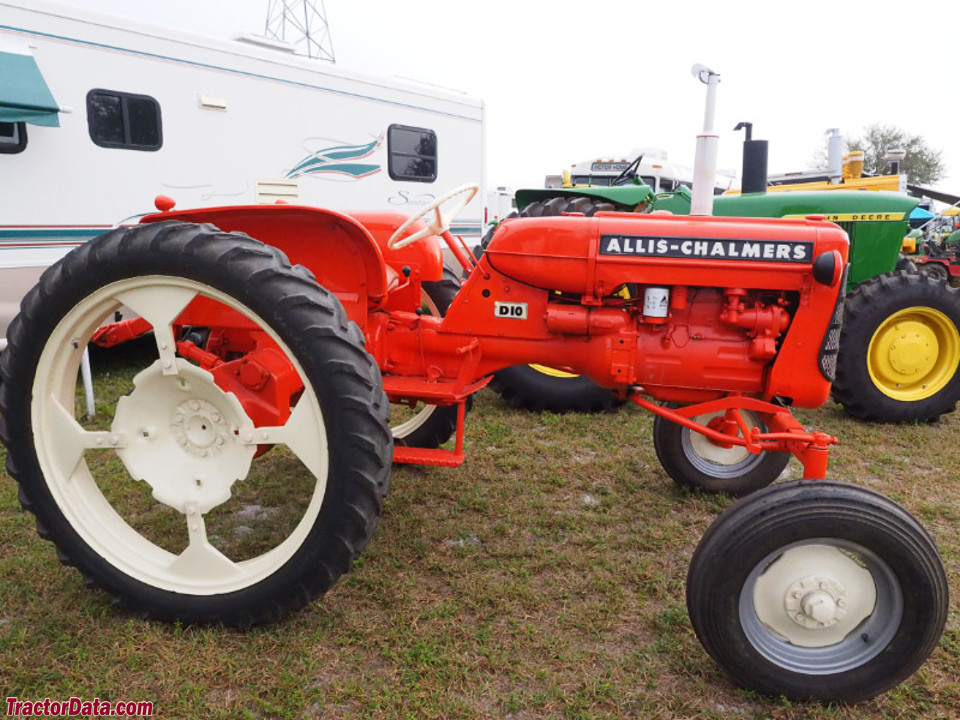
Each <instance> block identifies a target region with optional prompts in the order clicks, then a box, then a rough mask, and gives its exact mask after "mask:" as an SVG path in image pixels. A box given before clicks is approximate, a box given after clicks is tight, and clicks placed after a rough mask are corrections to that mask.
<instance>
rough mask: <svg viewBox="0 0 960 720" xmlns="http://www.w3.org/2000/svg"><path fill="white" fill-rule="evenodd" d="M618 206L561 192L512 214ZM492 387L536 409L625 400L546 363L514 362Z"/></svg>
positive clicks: (595, 406) (584, 407) (607, 406)
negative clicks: (521, 363)
mask: <svg viewBox="0 0 960 720" xmlns="http://www.w3.org/2000/svg"><path fill="white" fill-rule="evenodd" d="M616 209H617V208H616V206H614V205H612V204H611V203H608V202H604V201H603V200H602V199H599V198H591V197H571V196H560V197H554V198H550V199H549V200H542V201H540V202H535V203H530V204H529V205H527V206H526V207H524V208H523V210H521V211H520V212H519V213H511V214H510V215H509V216H508V218H512V217H549V216H556V215H562V214H564V213H583V214H584V215H586V216H587V217H590V216H592V215H595V214H596V213H598V212H611V211H614V210H616ZM494 232H495V228H494V229H491V230H489V231H488V232H487V234H486V235H484V237H483V240H482V241H481V246H482V247H483V248H486V247H487V245H488V244H489V243H490V240H491V239H492V238H493V233H494ZM490 387H491V388H493V389H494V390H495V391H497V392H498V393H500V395H501V397H503V399H504V400H505V401H506V402H507V404H509V405H510V406H511V407H516V408H523V409H525V410H532V411H534V412H542V411H544V410H547V411H550V412H556V413H563V412H568V411H575V412H599V411H601V410H611V409H613V408H614V407H617V406H619V405H621V404H622V401H620V400H619V399H618V398H617V397H616V396H615V395H614V394H613V393H612V392H611V391H610V390H608V389H606V388H602V387H600V386H599V385H597V384H596V383H595V382H593V380H591V379H589V378H586V377H583V376H582V375H576V374H574V373H569V372H566V371H564V370H563V369H561V368H552V367H548V366H546V365H515V366H513V367H509V368H505V369H503V370H500V371H499V372H497V373H494V376H493V380H492V381H491V383H490Z"/></svg>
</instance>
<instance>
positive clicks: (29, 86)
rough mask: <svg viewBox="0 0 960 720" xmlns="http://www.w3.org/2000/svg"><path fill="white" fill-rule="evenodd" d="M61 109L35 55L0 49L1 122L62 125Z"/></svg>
mask: <svg viewBox="0 0 960 720" xmlns="http://www.w3.org/2000/svg"><path fill="white" fill-rule="evenodd" d="M59 112H60V106H59V105H57V101H56V100H54V99H53V94H52V93H51V92H50V88H48V87H47V83H46V81H45V80H44V79H43V75H42V74H41V73H40V68H38V67H37V62H36V60H34V59H33V56H31V55H21V54H19V53H12V52H0V122H5V123H17V122H28V123H32V124H33V125H46V126H47V127H59V126H60V119H59V118H58V117H57V113H59Z"/></svg>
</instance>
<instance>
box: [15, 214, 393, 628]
mask: <svg viewBox="0 0 960 720" xmlns="http://www.w3.org/2000/svg"><path fill="white" fill-rule="evenodd" d="M196 300H200V301H201V302H203V303H207V308H208V310H210V311H212V312H213V313H224V315H221V316H227V317H232V318H235V317H236V314H237V313H239V314H240V315H242V316H244V318H246V321H247V322H249V323H250V324H251V325H250V326H251V327H252V326H256V328H257V331H258V332H260V333H261V337H266V338H269V341H266V342H267V344H268V345H270V346H271V347H276V348H278V349H279V350H280V351H281V352H282V353H283V354H284V355H285V356H286V358H287V361H288V363H289V364H288V365H279V366H278V365H276V364H274V365H273V367H274V368H280V371H281V372H286V371H285V370H283V368H290V367H292V368H293V370H294V371H295V372H296V374H297V375H298V376H299V383H297V382H296V380H295V379H294V380H293V381H292V385H291V388H292V389H291V390H290V393H289V395H288V396H287V397H288V402H289V409H290V414H289V419H287V420H286V421H285V422H284V423H282V424H279V425H278V426H275V427H265V426H263V425H261V426H258V427H255V424H254V422H253V421H252V420H251V419H250V416H249V415H248V413H247V411H246V409H245V406H244V405H242V404H241V401H240V400H239V399H238V396H237V394H235V393H233V392H225V391H224V390H223V389H221V388H220V386H219V385H218V384H217V382H215V381H214V375H213V374H212V373H211V372H208V371H206V370H204V369H201V368H200V367H198V366H197V365H195V364H193V363H192V362H189V361H187V360H186V359H185V358H183V357H181V356H178V355H177V354H176V348H177V345H176V340H177V338H176V333H177V332H178V331H179V328H180V325H181V323H180V322H179V321H178V318H179V317H181V316H182V314H183V311H184V310H185V308H187V307H188V306H190V305H191V304H193V306H194V307H196V304H195V302H194V301H196ZM121 305H126V306H127V307H129V308H131V309H132V310H133V311H134V312H136V313H137V314H139V315H140V316H142V317H143V318H145V319H146V320H147V321H148V322H150V323H151V325H152V327H153V335H154V338H155V342H156V353H155V355H154V358H155V360H153V361H152V362H150V361H149V360H147V361H145V362H147V363H149V364H147V366H146V367H145V368H144V369H142V370H140V372H138V373H137V374H136V376H135V377H133V380H132V381H128V383H127V385H128V386H131V385H132V387H131V389H130V391H129V392H127V393H126V394H122V393H123V390H125V389H126V388H125V387H123V386H121V387H119V388H114V389H113V390H110V389H106V390H104V395H102V396H101V397H102V399H108V396H109V395H110V393H111V392H112V393H113V395H114V396H117V395H119V398H120V399H119V400H118V401H117V402H116V404H115V406H112V407H109V408H101V411H102V412H101V414H102V415H105V416H106V417H107V418H108V420H110V419H111V418H112V422H111V423H110V425H109V427H104V426H103V425H101V426H97V425H93V424H91V423H89V422H86V421H84V420H82V419H81V418H79V417H78V416H77V414H76V412H75V394H76V386H77V372H78V368H79V365H80V359H81V355H82V353H83V350H84V348H85V347H86V345H87V342H88V340H89V338H90V336H91V334H92V333H93V331H94V330H95V329H96V328H97V327H98V326H99V325H100V324H101V323H102V322H103V321H104V320H105V319H106V318H108V317H109V316H110V315H111V314H112V313H113V312H114V309H115V308H116V307H119V306H121ZM273 344H275V345H273ZM0 365H2V377H3V381H4V382H3V387H2V390H0V412H2V415H3V419H2V422H0V436H2V440H3V442H4V444H5V445H6V446H7V449H8V453H7V469H8V471H9V473H10V474H11V475H12V476H13V477H14V478H15V479H16V481H17V482H18V483H19V486H20V487H19V496H20V499H21V502H22V504H23V506H24V507H25V508H26V509H27V510H29V511H30V512H32V513H34V515H36V523H37V530H38V532H39V533H40V535H41V537H44V538H45V539H48V540H51V541H52V542H53V543H54V544H55V545H56V547H57V551H58V555H59V556H60V557H61V559H62V560H63V561H64V562H65V563H67V564H69V565H74V566H75V567H76V568H77V569H78V570H79V571H80V572H81V573H83V575H84V576H85V577H86V578H88V579H89V580H90V581H92V582H93V583H95V584H96V585H98V586H100V587H101V588H103V589H104V590H106V591H107V592H108V593H110V594H111V595H113V596H114V597H115V598H117V599H119V600H120V601H121V602H122V603H123V604H125V605H126V606H128V607H130V608H132V609H134V610H137V611H141V612H144V613H146V614H147V615H149V616H151V617H155V618H158V619H163V620H171V621H172V620H178V621H181V622H184V623H203V624H208V623H217V624H228V625H239V626H246V625H251V624H257V623H263V622H271V621H276V620H278V619H279V618H280V617H281V616H283V615H284V614H285V613H286V612H288V611H290V610H294V609H298V608H300V607H302V606H304V605H305V604H307V603H308V602H309V601H310V600H311V599H313V598H316V597H318V596H319V595H321V594H322V593H324V592H325V591H326V590H328V589H329V588H330V587H331V585H332V584H333V583H334V581H335V580H336V579H337V578H338V577H339V576H340V575H342V574H343V573H345V572H347V570H349V568H350V566H351V564H352V563H353V561H354V560H355V559H356V557H357V556H358V554H359V553H360V551H361V550H362V549H363V547H364V546H365V545H366V543H367V542H368V540H369V539H370V537H371V535H372V534H373V532H374V529H375V528H376V525H377V521H378V518H379V515H380V510H381V505H382V502H383V499H384V497H385V495H386V492H387V489H388V487H389V480H390V457H391V453H392V443H391V436H390V433H389V430H388V427H387V417H388V409H389V405H388V403H387V399H386V397H385V395H384V394H383V390H382V385H381V382H380V374H379V371H378V370H377V366H376V364H375V363H374V362H373V360H372V358H371V357H370V356H369V355H368V354H367V353H366V352H365V351H364V349H363V335H362V333H361V332H360V330H359V328H357V326H356V325H354V324H352V323H351V322H349V320H348V319H347V317H346V314H345V312H344V310H343V307H342V306H341V305H340V303H339V301H337V299H336V298H335V297H334V296H333V295H331V294H330V293H328V292H327V291H325V290H323V289H322V288H321V287H319V286H318V285H317V283H316V282H315V281H314V280H313V277H312V276H311V275H310V273H309V272H308V271H306V270H305V269H304V268H302V267H299V266H298V267H291V266H290V264H289V263H288V262H287V260H286V258H285V257H284V255H283V254H282V253H281V252H280V251H278V250H276V249H275V248H272V247H269V246H266V245H264V244H263V243H260V242H257V241H255V240H252V239H250V238H249V237H246V236H244V235H240V234H237V233H230V234H227V233H222V232H220V231H219V230H217V229H216V228H214V227H212V226H209V225H204V226H198V225H192V224H186V223H178V222H166V223H156V224H149V225H141V226H137V227H134V228H129V229H120V230H114V231H112V232H110V233H108V234H106V235H104V236H101V237H99V238H97V239H95V240H92V241H90V242H89V243H87V244H85V245H84V246H82V247H81V248H79V249H77V250H75V251H74V252H72V253H71V254H69V255H68V256H66V257H65V258H64V259H63V260H62V261H60V262H59V263H57V264H56V265H54V266H53V267H52V268H50V269H49V270H48V271H47V272H46V273H44V275H43V277H42V278H41V280H40V283H39V284H38V286H37V287H35V288H34V289H33V290H32V291H31V292H30V293H29V294H28V295H27V297H26V298H25V299H24V301H23V305H22V309H21V313H20V315H19V316H18V317H17V318H16V319H15V320H14V322H13V323H12V324H11V326H10V333H9V346H8V348H7V350H6V352H5V353H4V355H3V359H2V364H0ZM301 387H302V392H301V391H300V390H299V388H301ZM240 394H241V395H242V394H243V393H240ZM258 443H260V445H259V447H261V448H262V447H263V446H264V445H267V444H269V445H271V446H273V447H274V450H273V451H272V452H270V453H268V454H266V455H264V458H263V459H262V460H258V461H257V462H256V463H253V462H252V461H253V458H254V456H255V455H256V454H257V450H258ZM268 459H269V460H268ZM265 462H266V463H268V466H267V467H266V468H261V467H260V463H265ZM270 463H275V464H270Z"/></svg>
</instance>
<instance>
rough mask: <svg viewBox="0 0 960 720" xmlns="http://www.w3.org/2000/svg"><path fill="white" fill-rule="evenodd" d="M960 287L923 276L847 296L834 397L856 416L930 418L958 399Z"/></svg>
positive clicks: (881, 281) (893, 277) (893, 279)
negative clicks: (950, 285)
mask: <svg viewBox="0 0 960 720" xmlns="http://www.w3.org/2000/svg"><path fill="white" fill-rule="evenodd" d="M958 328H960V290H957V289H955V288H951V287H949V286H948V285H947V284H946V283H945V282H944V281H943V280H942V279H936V278H932V277H930V276H929V275H925V274H922V273H905V272H894V273H886V274H884V275H878V276H876V277H873V278H870V279H869V280H866V281H864V282H863V283H861V284H860V285H858V286H857V287H856V288H855V289H854V290H853V291H852V292H850V293H849V294H848V295H847V299H846V305H845V310H844V320H843V330H842V333H841V335H840V353H839V355H838V357H837V378H836V381H835V382H834V384H833V397H834V399H835V400H836V401H837V402H839V403H840V404H842V405H843V407H844V409H845V410H846V411H847V412H848V413H849V414H850V415H853V416H854V417H856V418H859V419H861V420H871V421H875V422H906V421H910V420H924V421H929V420H936V419H937V418H938V417H940V415H942V414H943V413H948V412H951V411H953V409H954V408H955V407H956V403H957V400H958V399H960V372H958V368H960V331H958Z"/></svg>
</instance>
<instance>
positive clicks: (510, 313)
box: [493, 300, 527, 320]
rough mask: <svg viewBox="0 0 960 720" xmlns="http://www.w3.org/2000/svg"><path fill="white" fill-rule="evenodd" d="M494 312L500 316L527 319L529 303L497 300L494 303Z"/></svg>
mask: <svg viewBox="0 0 960 720" xmlns="http://www.w3.org/2000/svg"><path fill="white" fill-rule="evenodd" d="M493 314H494V315H495V316H497V317H498V318H510V319H513V320H526V319H527V303H520V302H501V301H499V300H497V301H496V302H494V303H493Z"/></svg>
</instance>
